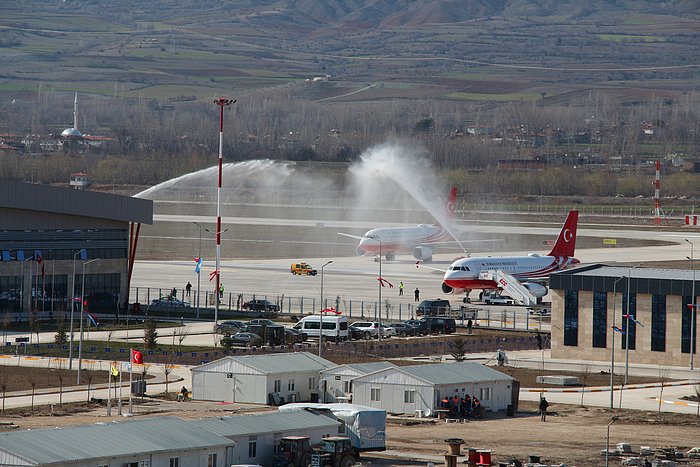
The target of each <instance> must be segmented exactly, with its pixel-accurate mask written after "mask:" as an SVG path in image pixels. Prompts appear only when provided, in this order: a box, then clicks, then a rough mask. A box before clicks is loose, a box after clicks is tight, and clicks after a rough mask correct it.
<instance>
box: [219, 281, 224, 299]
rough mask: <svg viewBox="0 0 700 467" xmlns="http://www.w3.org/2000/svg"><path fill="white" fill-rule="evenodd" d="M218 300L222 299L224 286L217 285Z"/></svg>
mask: <svg viewBox="0 0 700 467" xmlns="http://www.w3.org/2000/svg"><path fill="white" fill-rule="evenodd" d="M219 298H224V284H220V285H219Z"/></svg>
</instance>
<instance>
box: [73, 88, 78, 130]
mask: <svg viewBox="0 0 700 467" xmlns="http://www.w3.org/2000/svg"><path fill="white" fill-rule="evenodd" d="M73 128H74V129H76V130H77V129H78V91H75V100H73Z"/></svg>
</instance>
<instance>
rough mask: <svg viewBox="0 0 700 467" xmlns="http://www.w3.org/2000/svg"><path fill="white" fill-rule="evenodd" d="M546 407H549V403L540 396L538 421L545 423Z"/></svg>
mask: <svg viewBox="0 0 700 467" xmlns="http://www.w3.org/2000/svg"><path fill="white" fill-rule="evenodd" d="M547 407H549V402H547V399H545V398H544V396H542V399H540V420H542V421H543V422H546V421H547Z"/></svg>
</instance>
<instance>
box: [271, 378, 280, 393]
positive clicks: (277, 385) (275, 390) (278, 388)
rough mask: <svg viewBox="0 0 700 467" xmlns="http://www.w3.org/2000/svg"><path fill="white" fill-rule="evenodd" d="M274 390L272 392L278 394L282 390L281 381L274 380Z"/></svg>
mask: <svg viewBox="0 0 700 467" xmlns="http://www.w3.org/2000/svg"><path fill="white" fill-rule="evenodd" d="M274 386H275V387H274V389H273V391H272V392H280V391H281V390H282V380H281V379H276V380H275V383H274Z"/></svg>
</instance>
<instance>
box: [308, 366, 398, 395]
mask: <svg viewBox="0 0 700 467" xmlns="http://www.w3.org/2000/svg"><path fill="white" fill-rule="evenodd" d="M395 366H396V365H394V364H393V363H389V362H371V363H353V364H348V365H338V366H334V367H333V368H328V369H327V370H323V371H321V389H322V391H321V400H320V401H319V402H350V401H351V400H352V389H353V388H352V380H353V378H357V377H358V376H364V375H367V374H369V373H374V372H375V371H378V370H384V369H386V368H393V367H395Z"/></svg>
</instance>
